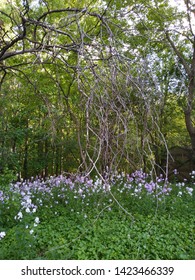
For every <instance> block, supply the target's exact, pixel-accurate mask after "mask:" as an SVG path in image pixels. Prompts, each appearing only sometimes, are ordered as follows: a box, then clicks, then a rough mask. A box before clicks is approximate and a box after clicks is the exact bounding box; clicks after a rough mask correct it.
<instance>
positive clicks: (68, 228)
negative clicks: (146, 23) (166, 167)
mask: <svg viewBox="0 0 195 280" xmlns="http://www.w3.org/2000/svg"><path fill="white" fill-rule="evenodd" d="M134 175H135V174H134ZM134 175H131V177H128V176H126V175H124V176H121V175H120V176H119V175H117V176H115V177H114V179H113V180H112V183H111V184H110V185H107V184H103V182H102V181H101V180H100V179H98V178H96V179H94V180H93V181H92V180H91V179H89V178H87V179H84V178H83V177H82V178H81V177H74V178H66V177H63V176H61V177H52V178H50V179H49V180H48V181H47V182H45V181H43V180H40V179H39V180H38V179H36V180H32V181H29V182H20V183H19V182H16V183H15V184H12V185H9V187H8V186H7V187H4V191H3V194H2V193H1V198H0V233H2V232H5V236H3V237H2V238H1V239H0V259H19V260H23V259H45V260H50V259H52V260H55V259H61V260H91V259H95V260H103V259H108V260H117V259H120V260H128V259H136V260H138V259H141V260H146V259H150V260H153V259H169V260H175V259H179V260H192V259H195V215H194V214H195V196H194V190H193V189H194V184H193V182H191V183H185V184H184V183H182V184H181V183H167V182H165V181H163V179H162V178H161V180H157V181H158V183H157V181H156V182H155V183H154V182H152V183H153V190H151V188H149V187H148V184H149V183H150V184H151V180H150V179H149V177H148V176H145V175H143V174H142V173H140V174H138V176H137V175H136V176H134ZM165 183H166V186H165ZM151 185H152V184H151ZM165 187H166V189H165ZM189 188H190V190H189ZM167 189H169V190H168V191H167Z"/></svg>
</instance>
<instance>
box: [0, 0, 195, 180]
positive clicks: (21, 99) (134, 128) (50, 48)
mask: <svg viewBox="0 0 195 280" xmlns="http://www.w3.org/2000/svg"><path fill="white" fill-rule="evenodd" d="M180 2H182V3H183V6H181V7H182V10H181V9H177V7H176V6H173V5H172V2H171V1H168V0H167V1H164V0H163V1H162V0H139V1H135V0H126V1H118V0H107V1H101V0H99V1H86V0H85V1H84V0H83V1H76V0H75V1H72V0H71V1H60V0H58V1H53V0H50V1H49V0H48V1H47V0H39V1H36V0H33V1H31V0H23V1H17V0H14V1H9V0H4V1H1V3H0V95H1V96H0V119H1V123H0V153H1V159H0V166H1V169H2V170H4V169H5V168H9V169H11V170H14V171H15V172H17V173H18V174H19V175H20V176H22V177H25V178H29V177H30V176H35V175H42V176H48V175H49V174H60V173H62V172H73V171H79V172H83V173H85V174H86V175H89V174H97V173H101V174H103V173H104V172H107V171H108V170H114V171H116V170H135V169H137V168H143V169H147V170H151V169H152V170H153V171H154V172H165V173H166V174H167V172H168V166H169V165H168V163H169V160H171V158H172V157H171V153H170V151H169V150H170V148H171V147H174V146H182V147H191V149H192V155H194V153H195V125H194V117H195V112H194V102H195V100H194V94H195V78H194V75H195V12H194V11H195V6H194V4H193V3H192V1H190V0H184V1H180ZM181 7H180V8H181Z"/></svg>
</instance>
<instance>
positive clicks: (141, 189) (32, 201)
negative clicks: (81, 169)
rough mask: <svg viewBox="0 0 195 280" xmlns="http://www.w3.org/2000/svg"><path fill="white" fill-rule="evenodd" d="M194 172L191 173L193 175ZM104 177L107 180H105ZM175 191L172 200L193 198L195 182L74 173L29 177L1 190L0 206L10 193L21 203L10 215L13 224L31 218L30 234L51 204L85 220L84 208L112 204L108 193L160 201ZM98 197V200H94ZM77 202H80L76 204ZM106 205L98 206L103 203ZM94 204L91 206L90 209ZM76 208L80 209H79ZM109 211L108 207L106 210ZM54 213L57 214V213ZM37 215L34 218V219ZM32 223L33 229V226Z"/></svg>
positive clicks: (137, 174)
mask: <svg viewBox="0 0 195 280" xmlns="http://www.w3.org/2000/svg"><path fill="white" fill-rule="evenodd" d="M194 174H195V172H194V171H193V172H192V176H194ZM105 178H106V179H105ZM175 186H176V188H177V193H174V194H175V197H182V196H183V195H189V196H190V197H191V196H192V195H193V189H194V183H191V185H189V184H188V183H187V182H181V183H177V184H174V183H170V182H168V181H167V180H166V179H165V178H164V177H163V175H160V176H159V177H156V178H155V179H153V178H152V175H151V174H147V173H144V172H143V171H142V170H137V171H135V172H133V173H132V174H125V173H124V172H122V173H117V172H116V173H113V174H109V176H106V177H104V178H103V177H101V178H100V177H97V176H96V177H95V178H93V179H92V178H89V177H86V176H83V175H78V174H73V175H71V176H70V175H69V176H65V175H60V176H50V177H48V178H47V179H46V180H43V179H42V178H31V179H30V180H22V181H21V182H15V183H12V184H10V190H9V192H8V193H6V195H5V194H4V193H3V191H0V207H1V206H2V205H4V204H5V203H4V202H5V201H6V200H9V194H10V197H11V199H12V201H13V200H14V199H17V200H18V201H20V203H19V207H18V208H17V212H16V213H15V215H14V216H13V219H15V221H18V222H20V221H22V220H23V219H24V217H26V216H30V217H31V226H30V225H28V224H27V225H26V228H27V229H28V230H29V232H30V234H33V232H34V228H35V227H37V225H38V224H39V223H40V220H39V217H38V215H39V214H38V213H39V210H40V209H41V208H42V207H46V208H48V209H49V208H50V209H52V207H53V206H54V205H58V204H62V205H64V207H69V205H70V208H67V209H69V210H70V211H71V212H76V213H78V214H82V215H83V217H85V218H86V217H87V214H86V212H85V209H87V207H94V208H95V207H97V208H98V207H100V206H101V207H105V206H108V205H110V204H112V199H113V197H110V196H109V193H110V192H113V191H115V193H116V190H117V192H119V193H120V194H125V198H126V199H128V197H129V198H135V199H137V198H138V199H140V200H141V199H142V198H143V197H144V196H145V195H146V196H149V197H151V198H152V199H153V198H154V199H155V201H156V199H158V200H159V202H160V201H161V200H162V198H164V197H166V196H169V195H171V194H172V192H173V187H174V189H175ZM98 195H99V197H100V196H101V199H96V198H95V196H96V197H97V196H98ZM102 198H103V199H102ZM78 200H79V201H80V203H76V202H78ZM103 201H105V204H101V203H104V202H103ZM92 203H93V206H92ZM78 205H81V206H82V208H81V209H79V207H78ZM109 210H111V207H109ZM54 213H56V214H57V212H56V210H55V211H54ZM35 215H36V217H35ZM32 224H33V226H32ZM4 236H5V232H0V240H1V239H2V238H3V237H4Z"/></svg>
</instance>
